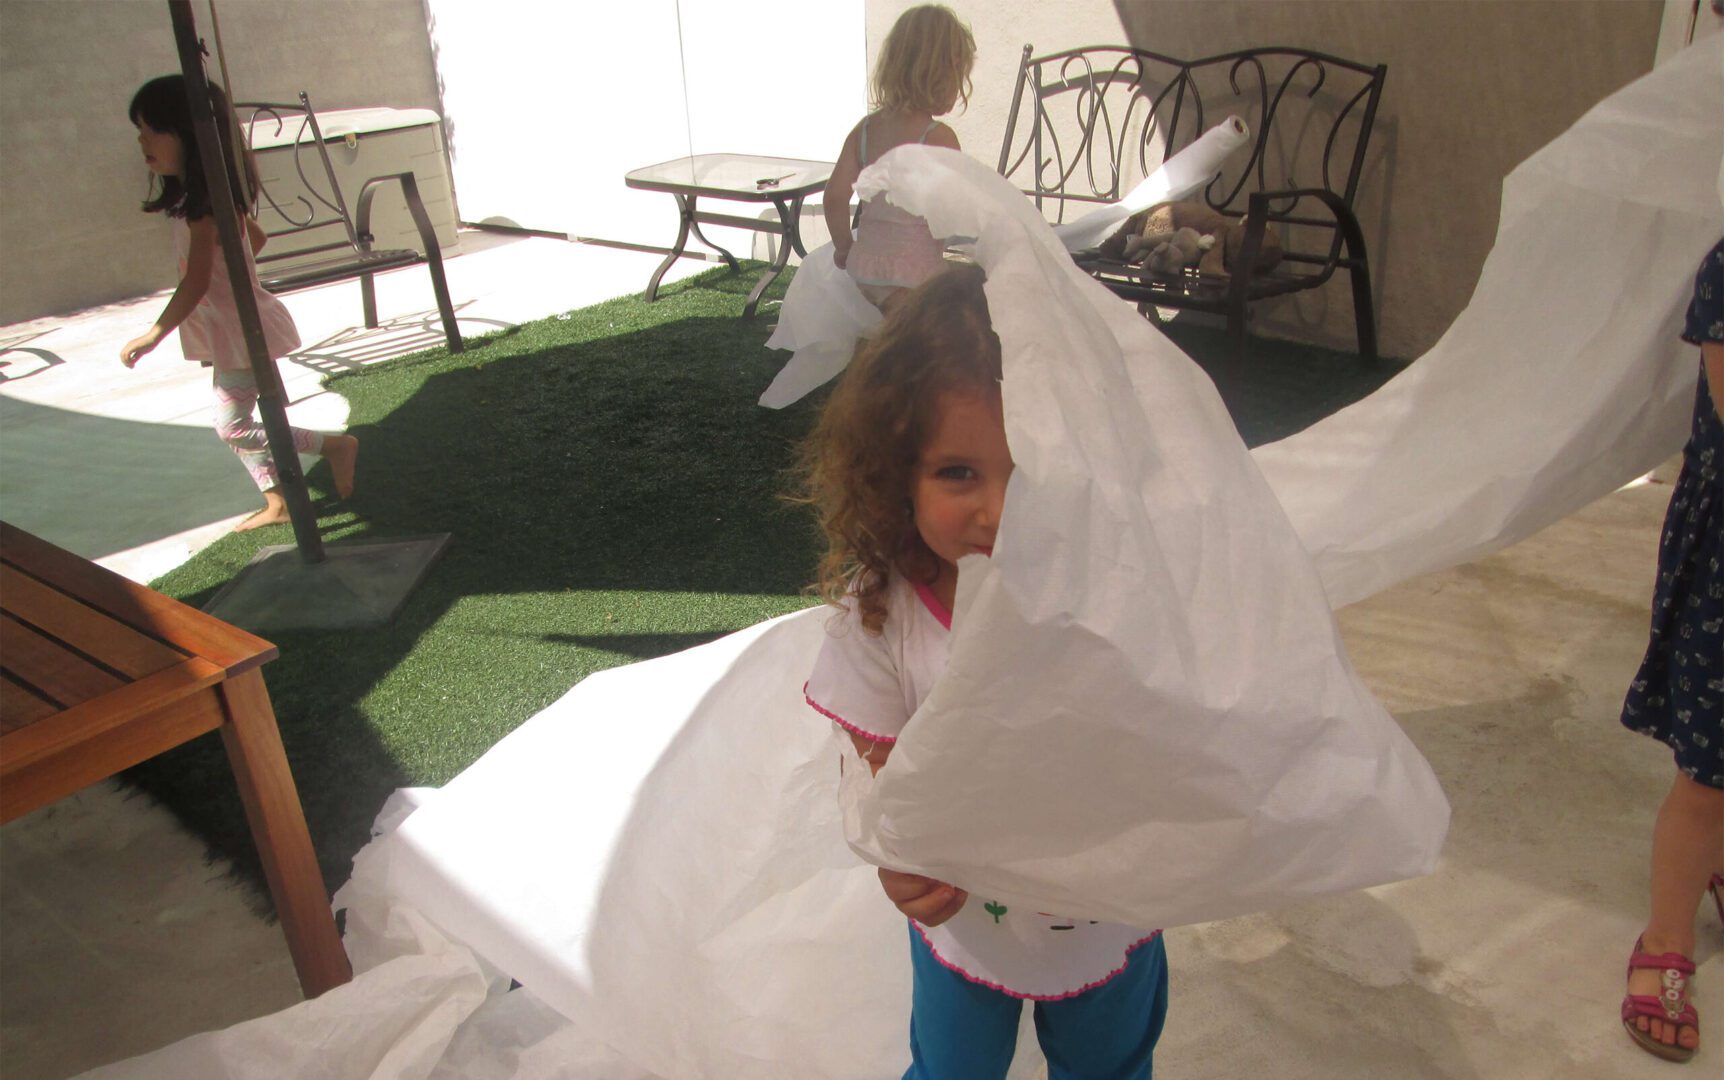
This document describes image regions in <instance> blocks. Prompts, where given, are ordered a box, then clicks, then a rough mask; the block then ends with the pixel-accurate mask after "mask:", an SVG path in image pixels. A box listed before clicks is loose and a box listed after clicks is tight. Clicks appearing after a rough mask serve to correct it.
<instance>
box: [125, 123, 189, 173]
mask: <svg viewBox="0 0 1724 1080" xmlns="http://www.w3.org/2000/svg"><path fill="white" fill-rule="evenodd" d="M137 127H138V148H139V149H141V150H142V151H143V152H144V164H145V165H148V166H149V167H150V171H151V172H153V173H155V174H156V175H157V176H180V175H182V174H183V173H184V172H185V166H186V162H185V156H186V148H185V145H184V144H183V143H181V142H180V137H179V136H178V135H175V134H174V133H173V132H171V131H157V130H156V129H154V128H152V127H150V125H148V124H146V123H144V122H143V121H142V120H139V121H137Z"/></svg>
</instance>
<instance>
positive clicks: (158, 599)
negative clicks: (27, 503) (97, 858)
mask: <svg viewBox="0 0 1724 1080" xmlns="http://www.w3.org/2000/svg"><path fill="white" fill-rule="evenodd" d="M275 656H276V648H275V646H274V645H271V644H270V643H269V642H267V641H265V640H263V639H262V638H259V637H256V636H255V635H252V634H248V633H246V632H245V631H243V630H240V629H239V628H237V627H234V626H229V625H228V624H227V623H224V622H222V621H221V620H219V619H215V618H212V617H211V616H209V615H205V614H204V613H203V612H201V611H198V610H197V609H196V608H192V607H188V606H186V605H185V604H182V603H180V602H179V601H177V600H173V599H170V598H169V597H166V596H163V595H162V594H160V593H158V592H155V591H154V590H152V589H148V588H146V587H144V586H142V585H139V584H136V583H135V582H131V581H127V580H126V579H125V578H122V577H120V576H119V575H118V574H115V573H113V572H111V571H108V570H104V569H102V568H101V567H99V566H97V565H96V564H94V563H92V562H89V561H88V560H86V559H81V558H79V557H78V556H76V555H73V554H72V553H71V552H69V551H64V550H62V549H60V548H57V547H55V546H54V545H52V544H49V543H47V542H46V541H44V540H41V539H39V538H37V537H34V536H31V535H30V534H29V533H27V532H24V531H23V530H21V529H17V528H14V527H12V526H10V525H7V524H6V523H4V522H0V822H5V821H10V820H12V819H13V818H16V817H18V816H20V815H22V814H27V813H29V812H30V811H32V810H35V809H37V808H39V807H42V806H46V805H48V804H49V803H51V802H53V801H55V800H56V799H60V798H63V797H65V796H67V795H70V794H71V793H72V792H74V791H77V790H78V789H79V788H82V787H85V786H87V785H89V784H92V783H95V782H96V781H98V780H102V779H104V778H106V777H109V776H112V775H114V774H115V773H117V772H120V771H121V770H123V769H127V768H130V767H131V766H133V765H136V764H138V763H139V762H142V761H146V760H148V759H150V758H152V757H154V756H156V755H157V754H160V753H163V752H165V751H167V750H170V749H172V748H173V747H175V746H178V745H180V744H181V743H184V742H186V741H187V740H189V739H193V738H196V737H197V736H199V735H202V734H204V733H206V732H209V731H215V730H220V731H221V733H222V741H223V743H224V744H225V745H226V746H227V751H228V761H229V763H230V765H231V766H232V768H233V772H234V778H235V780H236V781H237V783H238V786H239V792H240V798H241V800H242V802H244V804H245V808H246V816H247V818H248V819H249V821H250V823H251V829H252V838H253V840H254V841H255V842H256V844H257V847H258V852H259V854H260V856H261V857H262V860H263V865H264V873H265V876H266V877H267V878H268V880H269V886H270V894H271V896H272V897H273V898H274V900H275V906H276V912H277V914H279V915H280V917H281V925H282V931H283V933H284V934H285V935H286V936H287V943H288V951H289V952H290V953H291V954H292V955H293V962H294V967H295V969H296V970H297V971H298V973H299V979H300V985H301V986H302V987H304V989H305V992H306V994H307V995H308V996H316V995H317V994H320V993H322V992H323V991H325V990H327V989H329V988H330V987H332V986H336V985H338V984H340V983H343V982H346V981H347V980H348V979H349V978H350V977H351V975H352V969H351V967H350V965H349V964H348V962H347V956H346V954H345V953H344V952H343V951H342V948H341V939H340V937H339V935H338V934H337V933H336V929H335V920H334V918H333V916H332V915H331V913H330V910H329V895H328V893H327V892H326V891H325V888H324V883H323V875H322V873H321V872H320V871H319V869H318V866H317V857H316V854H315V852H314V851H313V850H312V847H311V837H310V835H309V834H308V833H307V832H306V828H305V817H304V814H303V813H302V811H301V809H300V805H299V795H298V792H297V790H296V789H295V787H294V784H293V774H292V772H291V771H290V770H289V769H288V765H287V758H286V755H285V753H284V752H283V750H282V746H281V734H280V732H279V731H277V729H276V725H275V713H274V711H273V710H272V709H271V708H270V704H269V692H268V691H267V690H266V689H265V688H264V684H263V673H262V671H261V670H259V669H260V667H261V665H262V664H264V663H265V662H266V661H268V660H271V659H273V658H274V657H275Z"/></svg>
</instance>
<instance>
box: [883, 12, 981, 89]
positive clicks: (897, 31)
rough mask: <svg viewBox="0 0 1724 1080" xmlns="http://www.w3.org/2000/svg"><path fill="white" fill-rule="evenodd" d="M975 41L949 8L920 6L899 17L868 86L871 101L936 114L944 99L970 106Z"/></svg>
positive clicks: (887, 36)
mask: <svg viewBox="0 0 1724 1080" xmlns="http://www.w3.org/2000/svg"><path fill="white" fill-rule="evenodd" d="M975 63H976V39H975V38H973V37H971V36H970V28H969V27H967V26H965V25H964V24H963V23H962V22H960V21H959V20H958V16H957V15H956V14H954V13H953V12H952V9H951V8H948V7H944V6H942V5H940V4H923V5H921V6H920V7H913V8H911V9H910V10H908V11H906V12H904V14H902V15H900V16H898V21H897V22H895V23H893V24H892V30H891V32H890V33H888V34H887V35H886V42H885V44H884V45H882V46H880V56H879V58H878V59H876V60H875V61H874V78H873V80H872V81H871V83H870V85H869V97H870V105H871V107H872V108H874V109H876V110H880V109H892V110H900V111H909V112H926V113H929V114H931V115H935V116H937V115H939V114H940V113H943V112H945V111H946V109H947V108H948V107H949V106H948V102H952V101H956V100H959V99H962V100H963V102H964V104H965V106H968V105H969V104H970V69H971V68H972V67H973V66H975Z"/></svg>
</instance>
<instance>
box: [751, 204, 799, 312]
mask: <svg viewBox="0 0 1724 1080" xmlns="http://www.w3.org/2000/svg"><path fill="white" fill-rule="evenodd" d="M772 205H773V206H774V207H776V208H777V210H778V226H779V227H778V229H777V233H778V235H779V236H780V237H782V238H783V242H782V243H780V244H779V245H778V256H777V257H776V258H774V259H773V260H772V265H771V266H768V267H767V268H766V269H765V270H763V271H761V273H760V280H759V281H757V282H755V283H754V290H753V291H752V292H750V293H749V294H748V303H746V304H744V305H743V306H742V317H743V318H745V319H746V318H749V317H750V316H752V315H753V314H754V309H755V308H756V307H758V306H759V304H760V297H761V295H762V294H763V293H765V292H766V289H767V286H769V285H771V284H772V283H773V281H774V280H776V279H777V277H778V275H779V273H780V272H781V271H783V269H784V267H785V264H787V263H789V262H790V249H791V248H793V247H794V248H795V249H796V253H797V254H798V255H802V256H804V257H806V256H807V254H808V252H807V251H804V250H803V248H802V230H801V228H800V225H801V221H802V196H800V195H798V196H797V197H796V199H795V200H794V201H793V202H792V203H791V204H790V205H789V206H788V207H787V206H786V205H785V203H784V200H783V199H773V200H772ZM763 231H764V230H763Z"/></svg>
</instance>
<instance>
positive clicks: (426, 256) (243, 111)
mask: <svg viewBox="0 0 1724 1080" xmlns="http://www.w3.org/2000/svg"><path fill="white" fill-rule="evenodd" d="M235 108H236V110H237V111H238V112H239V115H240V116H241V117H242V118H243V123H244V125H245V136H246V142H247V144H248V145H253V146H255V145H256V141H257V137H258V135H259V134H260V133H261V132H268V133H270V134H271V135H281V134H283V133H286V137H287V139H288V140H289V142H288V144H289V145H290V146H291V147H292V148H293V150H292V152H293V165H294V171H295V172H296V174H297V176H298V179H299V181H300V183H301V185H302V187H303V190H301V191H296V192H294V193H293V194H292V195H291V196H289V195H288V194H287V193H281V196H282V197H281V199H280V200H279V201H278V199H277V197H276V195H277V193H274V192H271V191H270V190H269V189H268V188H267V187H265V188H264V189H263V190H262V191H260V192H259V193H258V194H259V208H260V209H259V215H258V217H259V224H260V225H261V226H262V227H263V230H264V233H265V235H266V236H268V237H269V238H270V239H272V240H274V239H277V238H285V237H299V236H304V235H305V234H310V233H316V234H317V235H316V236H313V237H310V238H309V241H310V242H309V243H290V244H285V245H269V246H266V247H265V248H264V250H263V251H262V253H260V254H259V255H258V258H257V264H258V266H257V272H258V280H259V281H260V282H261V283H262V284H263V287H264V288H265V289H268V290H269V291H270V292H272V293H284V292H292V291H293V290H295V289H308V288H311V287H312V286H314V285H327V284H329V283H331V282H336V281H348V280H351V279H353V278H358V279H359V290H360V298H361V302H362V303H363V305H364V313H365V325H366V326H367V327H373V328H374V327H376V326H377V291H376V287H375V285H374V283H373V278H374V277H375V275H377V274H380V273H382V272H384V271H386V270H396V269H399V268H401V267H404V266H416V265H418V264H420V263H424V264H425V266H426V268H427V269H428V270H429V271H430V273H431V289H432V291H433V292H434V293H435V294H436V297H437V311H438V314H439V315H441V316H442V320H443V336H444V337H445V339H447V341H448V343H449V351H450V352H460V351H461V350H462V348H463V343H462V341H461V330H460V327H459V326H457V325H456V322H455V309H454V307H453V305H452V304H450V302H449V284H448V281H447V280H446V279H445V278H444V276H443V251H442V248H441V247H439V246H438V244H437V233H436V230H435V229H434V228H433V227H432V225H431V217H430V215H428V214H427V213H426V212H425V203H424V201H423V200H422V199H421V198H420V197H419V184H418V182H417V181H416V180H415V179H414V176H413V174H412V173H411V172H404V173H392V174H389V175H386V176H374V177H371V178H370V179H368V180H366V181H365V182H364V183H363V184H362V185H360V188H359V195H358V198H357V199H356V200H355V201H356V204H357V205H356V211H355V212H352V213H350V212H349V211H348V208H347V199H346V197H345V196H344V195H343V194H342V191H341V184H340V182H339V181H338V180H337V179H336V175H335V168H334V166H333V165H332V164H331V163H330V160H329V150H328V148H327V147H325V146H324V142H323V130H322V128H321V127H320V126H319V125H318V122H317V113H316V112H315V111H313V109H312V107H311V99H310V98H309V97H307V96H306V94H305V93H304V92H301V93H300V95H299V102H298V104H283V103H279V102H256V101H254V102H238V103H236V104H235ZM310 147H315V148H316V159H315V162H314V163H313V164H312V167H311V168H310V169H309V170H308V168H307V161H308V159H310V157H311V155H310V154H309V153H308V148H310ZM315 177H321V179H314V178H315ZM390 183H395V184H399V185H400V187H401V195H402V198H403V199H404V200H405V201H406V204H407V212H408V214H410V215H411V216H412V218H413V225H414V228H415V229H416V230H417V231H418V233H419V241H420V244H421V245H422V246H423V248H424V251H423V252H420V251H416V250H414V249H413V248H395V249H379V248H374V247H372V244H373V243H374V242H375V240H376V238H375V237H374V236H373V235H372V233H371V202H372V199H373V198H374V197H375V196H376V194H377V191H378V189H379V187H381V186H382V185H385V184H390ZM265 208H267V212H266V210H265ZM283 248H286V249H287V250H283ZM272 249H273V250H272Z"/></svg>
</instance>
